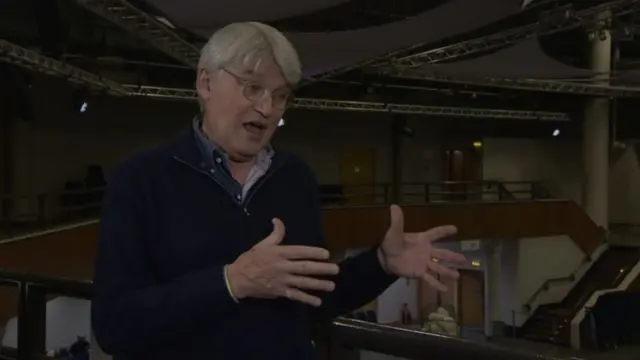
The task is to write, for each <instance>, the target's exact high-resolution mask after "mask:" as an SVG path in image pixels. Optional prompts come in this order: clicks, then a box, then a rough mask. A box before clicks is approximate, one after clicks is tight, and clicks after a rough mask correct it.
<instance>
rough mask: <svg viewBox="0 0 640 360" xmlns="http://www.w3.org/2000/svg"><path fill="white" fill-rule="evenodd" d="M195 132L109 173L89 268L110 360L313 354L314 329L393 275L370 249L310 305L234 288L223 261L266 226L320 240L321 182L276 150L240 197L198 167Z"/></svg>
mask: <svg viewBox="0 0 640 360" xmlns="http://www.w3.org/2000/svg"><path fill="white" fill-rule="evenodd" d="M201 163H202V156H201V153H200V152H199V151H198V149H197V146H196V143H195V139H194V132H193V130H190V131H187V132H185V133H184V134H182V135H181V136H180V137H179V138H178V139H176V140H175V141H173V142H172V143H170V144H167V145H165V146H162V147H159V148H156V149H152V150H148V151H143V152H141V153H139V154H137V155H135V156H133V157H132V158H131V159H129V160H127V161H126V162H125V163H123V164H122V165H121V166H119V167H118V169H117V170H116V171H115V172H114V174H113V176H112V177H111V179H110V182H109V185H108V188H107V192H106V198H105V203H104V210H103V215H102V221H101V230H100V239H99V247H98V254H97V259H96V268H95V279H94V282H95V297H94V299H93V303H92V326H93V329H94V332H95V336H96V338H97V340H98V343H99V344H100V346H101V347H102V349H103V350H104V351H106V352H107V353H110V354H113V355H114V357H115V359H116V360H133V359H135V360H145V359H153V360H164V359H167V360H169V359H171V360H176V359H180V360H189V359H194V360H195V359H198V360H202V359H282V360H284V359H295V360H304V359H312V358H314V357H315V356H314V354H313V346H312V342H311V337H310V327H311V325H312V324H313V323H314V322H316V321H320V320H329V319H331V318H333V317H336V316H339V315H342V314H345V313H347V312H349V311H352V310H354V309H356V308H358V307H360V306H362V305H364V304H366V303H368V302H369V301H372V300H373V299H375V298H376V297H377V296H378V295H379V294H380V293H381V292H382V291H384V290H385V289H386V288H387V287H388V286H389V285H390V284H391V283H392V282H393V281H395V280H396V278H395V277H392V276H389V275H387V274H386V273H385V272H384V271H383V269H382V268H381V266H380V264H379V262H378V260H377V257H376V254H375V250H374V249H371V250H369V251H366V252H364V253H362V254H360V255H358V256H355V257H353V258H350V259H347V260H344V261H342V262H341V263H340V270H341V271H340V274H339V275H337V276H335V277H334V278H333V279H332V280H334V281H335V283H336V288H335V290H334V291H333V292H331V293H323V294H320V295H321V297H322V300H323V304H322V306H321V307H319V308H313V307H310V306H306V305H303V304H301V303H298V302H294V301H290V300H287V299H276V300H259V299H245V300H242V301H240V302H239V303H236V302H235V301H234V300H233V299H232V298H231V297H230V295H229V293H228V291H227V288H226V285H225V280H224V275H223V266H224V265H225V264H229V263H231V262H233V261H234V260H235V259H236V258H237V257H238V256H239V255H240V254H242V253H243V252H245V251H247V250H249V249H250V248H251V247H252V246H253V245H255V244H256V243H257V242H258V241H260V240H261V239H263V238H264V237H265V236H267V235H268V234H269V233H270V232H271V231H272V223H271V219H272V218H274V217H278V218H280V219H281V220H282V221H283V222H284V224H285V227H286V236H285V238H284V240H283V244H285V245H287V244H289V245H290V244H304V245H312V246H324V245H325V242H324V238H323V233H322V222H321V213H320V207H319V202H318V199H317V193H318V188H317V183H316V181H315V178H314V176H313V174H312V172H311V171H310V169H309V168H308V166H307V165H306V164H305V163H304V162H303V161H301V160H300V159H299V158H297V157H295V156H293V155H290V154H287V153H284V152H279V151H277V152H276V155H275V156H274V158H273V163H272V166H271V169H270V170H269V172H268V173H267V174H266V175H265V176H264V177H263V178H262V179H261V180H260V181H259V182H258V184H256V185H255V187H254V191H253V194H251V195H250V200H249V202H248V203H245V204H238V203H237V202H235V201H234V199H233V198H232V197H231V196H230V195H229V194H228V192H226V191H225V190H224V189H223V188H222V187H221V186H219V185H218V184H217V183H216V182H215V180H214V179H213V178H211V177H210V176H209V175H208V174H207V172H206V171H203V170H201V167H200V164H201Z"/></svg>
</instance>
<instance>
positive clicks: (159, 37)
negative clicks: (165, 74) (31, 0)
mask: <svg viewBox="0 0 640 360" xmlns="http://www.w3.org/2000/svg"><path fill="white" fill-rule="evenodd" d="M74 1H75V2H76V3H78V4H80V5H81V6H82V7H84V8H85V9H87V10H89V11H91V12H93V13H95V14H96V15H98V16H100V17H103V18H105V19H107V20H109V21H111V22H112V23H114V24H115V25H117V26H119V27H120V28H122V29H124V30H126V31H127V32H129V33H130V34H132V35H134V36H137V37H139V38H141V39H142V40H144V41H146V42H147V43H148V44H149V45H152V46H153V47H155V48H156V49H158V50H160V51H162V52H163V53H165V54H167V55H169V56H170V57H172V58H174V59H176V60H177V61H179V62H181V63H183V64H185V65H188V66H189V67H191V68H193V69H195V68H196V67H197V65H198V59H199V57H200V51H199V50H198V49H197V48H196V47H195V46H193V45H192V44H190V43H188V42H187V41H185V40H184V39H182V38H181V37H180V36H178V35H177V34H176V33H175V32H174V31H173V30H171V29H169V28H168V27H167V26H165V25H164V24H163V23H161V22H160V21H158V20H157V19H156V18H155V17H153V16H151V15H149V14H147V13H146V12H144V11H142V10H140V9H138V8H136V7H135V6H133V5H131V4H130V3H128V2H127V1H125V0H74Z"/></svg>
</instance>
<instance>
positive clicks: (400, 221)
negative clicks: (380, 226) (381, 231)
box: [389, 205, 404, 233]
mask: <svg viewBox="0 0 640 360" xmlns="http://www.w3.org/2000/svg"><path fill="white" fill-rule="evenodd" d="M389 213H390V214H391V225H390V226H389V230H391V231H394V232H399V233H403V232H404V214H403V213H402V208H401V207H400V206H398V205H391V207H389Z"/></svg>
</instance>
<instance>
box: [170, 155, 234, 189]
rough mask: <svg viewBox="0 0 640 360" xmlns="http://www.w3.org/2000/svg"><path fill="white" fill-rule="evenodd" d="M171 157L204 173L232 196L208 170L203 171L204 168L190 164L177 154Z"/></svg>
mask: <svg viewBox="0 0 640 360" xmlns="http://www.w3.org/2000/svg"><path fill="white" fill-rule="evenodd" d="M173 158H174V159H175V160H177V161H178V162H180V163H182V164H184V165H187V166H188V167H190V168H192V169H193V170H195V171H197V172H199V173H201V174H204V175H206V176H207V177H208V178H210V179H211V180H213V181H215V182H216V184H218V186H220V187H221V188H222V189H224V191H226V192H227V194H229V195H231V196H233V194H232V193H230V192H229V190H227V188H226V187H224V185H222V183H220V181H219V180H218V179H216V178H215V177H214V176H211V174H210V173H209V172H208V171H204V170H202V169H200V168H199V167H197V166H193V165H191V164H190V163H188V162H186V161H184V160H182V159H180V158H179V157H177V156H174V157H173Z"/></svg>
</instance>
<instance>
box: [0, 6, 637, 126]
mask: <svg viewBox="0 0 640 360" xmlns="http://www.w3.org/2000/svg"><path fill="white" fill-rule="evenodd" d="M120 1H121V0H98V1H97V2H98V3H104V4H111V5H112V6H113V4H114V3H116V4H117V3H119V2H120ZM609 1H614V0H609ZM620 1H621V0H620ZM87 2H88V1H87V0H29V1H25V0H4V1H3V2H2V4H1V5H0V7H2V9H1V10H2V11H0V39H5V40H7V41H10V42H11V43H13V44H17V45H20V46H23V47H26V48H29V49H37V51H39V52H41V53H43V54H45V55H47V56H50V57H53V58H56V59H59V60H61V61H64V62H65V63H67V64H71V65H73V66H76V67H78V68H82V69H85V70H87V71H90V72H92V73H97V74H102V75H104V76H109V77H110V78H112V79H113V80H116V81H119V82H121V83H128V84H138V85H140V84H144V85H153V86H162V87H172V88H185V89H189V88H192V87H193V80H194V79H193V77H194V75H193V70H192V68H191V66H189V65H190V64H186V63H187V62H186V61H178V60H176V57H175V56H169V55H167V52H166V51H165V52H163V51H159V50H158V48H157V47H154V46H153V45H151V44H150V42H149V41H148V40H145V39H141V38H140V37H139V36H136V35H135V34H133V33H132V32H131V31H127V30H125V29H123V28H122V27H121V26H118V25H117V24H114V23H113V22H112V21H109V20H106V19H104V18H103V16H99V15H97V14H96V13H94V12H91V11H87V9H86V8H85V7H83V6H82V5H83V4H84V3H87ZM618 2H619V1H614V3H618ZM622 2H624V1H622ZM636 2H637V1H631V0H629V1H626V2H624V4H623V5H624V6H626V7H620V8H614V10H613V11H614V14H616V16H615V17H614V18H613V20H612V21H610V22H609V23H608V24H607V29H608V30H610V31H611V33H612V36H613V39H614V43H615V48H616V54H618V56H617V61H616V62H615V69H616V70H615V72H614V73H613V74H612V76H613V78H614V81H615V82H616V84H617V85H620V86H625V87H627V88H628V91H627V92H624V93H622V92H615V93H611V96H614V97H615V96H618V95H619V96H626V95H628V94H631V95H630V96H638V97H640V89H638V90H636V89H635V85H636V81H637V80H640V70H636V69H640V41H637V40H635V39H634V38H633V36H632V35H633V34H634V32H635V27H634V24H635V22H636V18H635V14H636V12H635V8H634V7H633V6H635V3H636ZM605 3H607V2H606V1H601V0H593V1H592V0H583V1H580V2H575V3H574V2H569V1H562V0H554V1H549V0H533V1H522V0H483V1H477V0H431V1H423V0H396V1H394V0H306V1H294V0H271V1H268V2H267V1H258V0H235V1H233V2H215V1H208V0H182V1H173V0H146V1H142V0H130V1H129V4H130V5H131V6H134V7H135V8H136V9H139V10H140V11H142V12H144V13H146V14H148V16H151V17H152V19H161V20H163V21H164V20H167V21H168V24H169V26H170V27H168V28H165V30H170V31H171V32H173V33H174V34H173V35H172V36H176V38H179V39H182V40H183V41H184V44H187V45H185V46H189V47H191V51H193V52H195V53H196V54H197V49H198V48H199V47H200V46H201V45H202V44H203V42H204V41H206V38H207V37H208V36H209V35H210V34H211V33H212V32H213V31H215V29H217V28H219V27H221V26H224V25H225V24H227V23H229V22H233V21H246V20H256V21H263V22H266V23H269V24H271V25H273V26H276V27H277V28H279V29H280V30H282V31H283V32H285V33H286V35H287V36H288V37H289V38H290V39H291V41H292V42H293V43H294V45H295V46H296V48H297V49H298V51H299V53H300V56H301V59H302V61H303V65H304V74H305V76H307V77H308V79H311V80H307V81H305V86H302V87H300V88H299V89H298V90H297V94H296V95H297V96H301V97H306V98H323V99H326V98H330V99H338V100H359V101H365V100H366V101H376V102H380V103H407V104H421V105H437V106H451V107H467V108H468V107H471V108H479V109H487V108H489V109H510V110H534V111H542V110H544V111H555V112H563V113H567V114H569V115H570V117H571V119H572V121H573V122H579V121H580V119H581V118H582V108H583V104H584V101H585V100H586V99H587V98H588V96H585V95H577V94H564V93H563V94H560V93H557V92H554V91H549V89H548V88H549V87H548V86H546V85H545V86H543V87H541V86H540V81H539V80H541V79H542V80H545V81H548V80H552V81H562V82H565V83H568V84H569V85H574V86H573V87H576V88H580V87H581V86H582V84H587V82H585V79H588V78H589V77H590V76H593V75H594V73H593V72H592V71H591V70H590V69H589V68H588V56H587V55H588V51H587V50H588V42H589V38H588V36H587V33H588V31H592V30H593V29H594V26H595V25H594V23H593V22H588V21H586V22H585V20H584V19H587V18H588V17H587V16H586V15H582V14H588V12H589V10H590V9H593V8H594V7H595V6H599V5H602V4H605ZM621 6H622V5H621ZM618 13H620V14H622V15H619V16H618ZM152 21H157V20H152ZM529 24H534V25H536V26H537V28H535V31H533V32H532V33H531V34H530V35H532V36H528V37H527V38H526V39H519V40H518V41H504V39H509V37H508V36H506V35H504V34H505V32H506V31H508V30H510V29H517V28H519V27H523V26H526V25H529ZM572 24H573V25H572ZM550 29H559V31H556V32H554V33H552V34H549V33H550V32H553V31H550ZM541 32H542V33H544V34H545V35H542V36H536V33H541ZM500 34H503V35H504V36H502V35H500ZM498 35H500V36H498ZM483 37H484V38H485V39H489V40H491V42H487V44H489V45H490V46H485V44H482V43H478V42H477V41H476V43H473V42H472V43H464V42H465V41H469V40H472V39H480V38H483ZM496 39H503V40H501V41H497V40H496ZM465 44H468V45H465ZM478 44H482V46H479V45H478ZM194 49H195V50H194ZM435 49H440V50H435ZM443 49H444V50H443ZM390 52H395V54H394V56H392V57H390V56H389V53H390ZM424 52H427V55H423V56H422V58H421V60H420V62H419V65H420V66H418V67H415V68H411V69H410V70H411V71H409V72H407V71H405V70H404V68H403V70H402V71H401V72H398V71H395V70H394V71H393V72H389V71H387V70H388V67H389V66H390V65H389V64H390V62H389V61H390V59H395V60H397V61H398V62H397V64H404V63H405V62H406V61H415V60H406V59H405V60H402V59H403V58H404V57H406V56H412V55H414V54H416V53H424ZM412 59H413V58H412ZM394 64H396V63H395V62H394ZM394 66H395V65H394ZM394 69H396V67H394ZM418 70H419V71H418ZM416 71H417V72H416ZM407 73H410V74H413V75H412V76H406V74H407ZM415 74H418V75H419V76H414V75H415ZM488 78H492V79H496V78H497V79H501V81H503V82H504V80H505V79H507V80H509V81H510V84H511V83H513V81H514V79H522V78H528V79H530V80H532V81H533V84H535V86H532V85H531V84H530V83H527V84H524V85H522V86H518V87H517V89H514V88H512V86H511V85H510V86H507V87H505V86H496V85H500V84H501V83H500V82H495V81H493V80H492V81H491V82H490V81H487V79H488ZM518 81H519V80H518ZM543 84H546V83H543ZM586 86H589V85H586ZM565 87H566V86H565ZM573 87H572V88H573ZM540 90H545V91H540ZM575 91H577V90H575ZM575 91H574V90H571V92H575ZM636 91H638V95H636ZM603 94H605V95H606V96H609V95H607V94H609V92H605V93H603ZM635 103H636V101H633V100H628V101H625V100H620V101H619V104H618V106H617V107H616V108H617V109H618V114H617V117H616V118H617V119H618V121H620V122H629V121H632V120H628V118H633V117H634V116H635V113H637V110H640V109H638V106H637V105H635ZM489 120H490V119H489ZM487 121H488V120H487ZM487 121H482V122H477V124H481V123H486V122H487ZM489 123H491V122H490V121H489ZM499 123H504V121H502V122H498V125H490V126H499ZM634 124H635V123H634ZM634 124H626V123H625V126H620V127H619V128H624V129H634V128H635V125H634ZM509 126H513V125H509ZM541 126H543V125H541ZM544 126H547V127H548V126H549V125H544ZM485 127H486V126H485ZM625 131H627V133H628V134H633V135H634V136H635V133H634V131H635V130H633V131H632V130H625ZM639 131H640V129H639ZM638 135H639V136H640V133H639V134H638Z"/></svg>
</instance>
